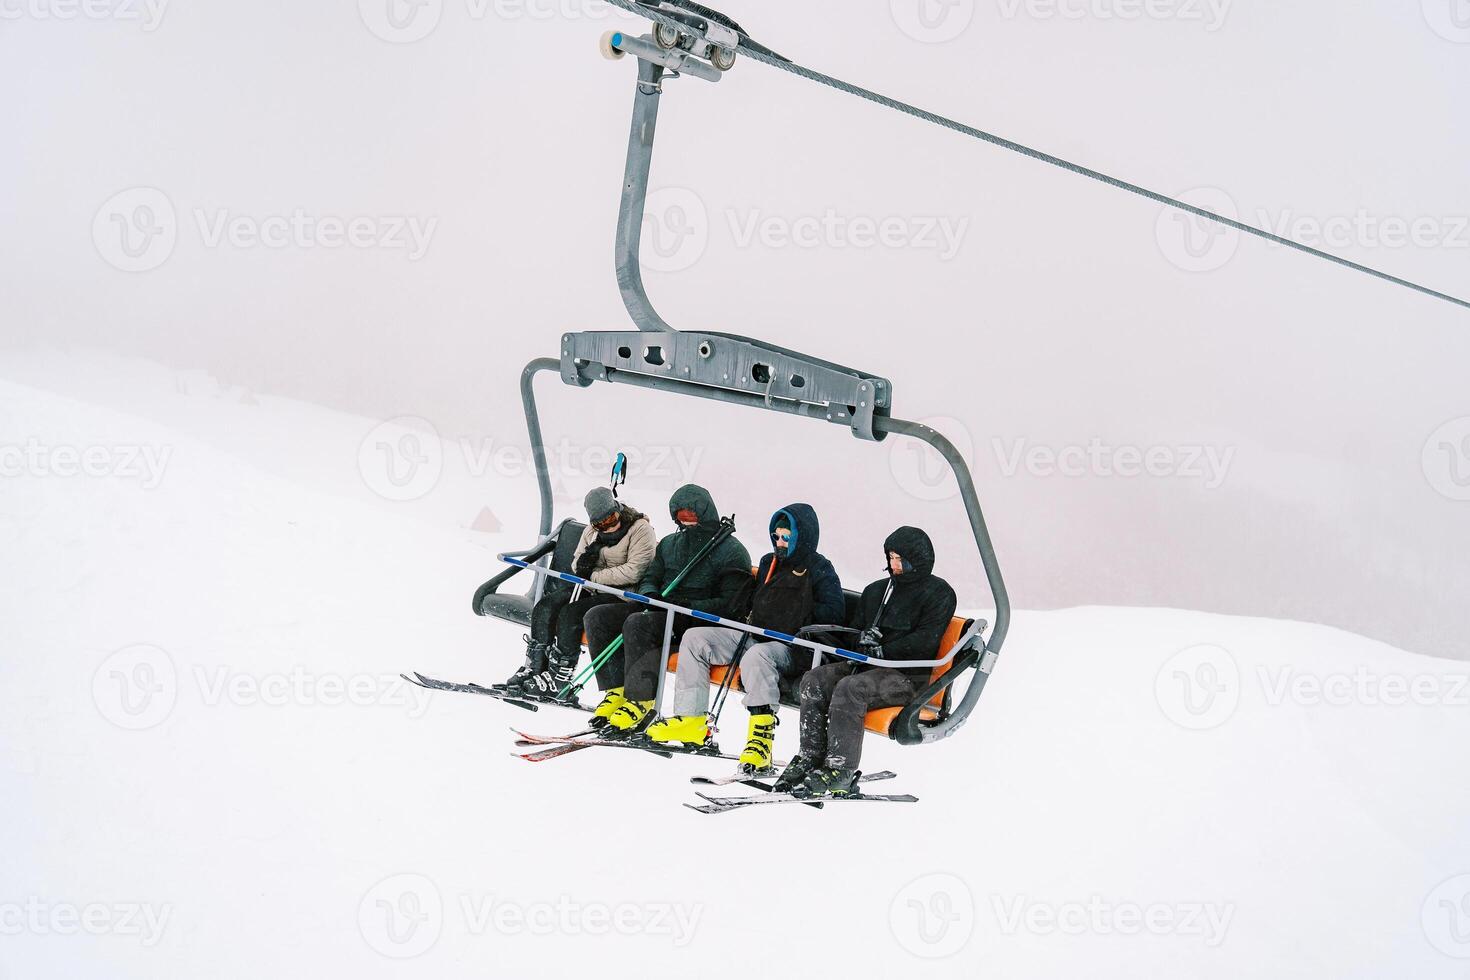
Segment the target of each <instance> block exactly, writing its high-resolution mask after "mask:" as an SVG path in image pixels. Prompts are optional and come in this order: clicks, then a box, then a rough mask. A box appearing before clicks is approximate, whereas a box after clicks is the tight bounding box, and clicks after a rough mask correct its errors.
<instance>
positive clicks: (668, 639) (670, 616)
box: [653, 610, 675, 718]
mask: <svg viewBox="0 0 1470 980" xmlns="http://www.w3.org/2000/svg"><path fill="white" fill-rule="evenodd" d="M674 616H675V613H674V612H673V611H672V610H669V611H666V612H665V614H664V651H663V656H662V658H661V659H660V660H659V663H658V690H656V691H655V692H654V694H653V716H654V717H655V718H662V717H663V716H664V680H665V679H666V678H667V677H668V676H669V651H671V650H672V649H673V647H674Z"/></svg>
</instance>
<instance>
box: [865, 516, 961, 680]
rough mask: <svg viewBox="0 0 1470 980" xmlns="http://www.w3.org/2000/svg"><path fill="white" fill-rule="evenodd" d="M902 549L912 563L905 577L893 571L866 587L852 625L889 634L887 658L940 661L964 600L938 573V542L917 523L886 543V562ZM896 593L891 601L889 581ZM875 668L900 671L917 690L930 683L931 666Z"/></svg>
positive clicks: (885, 643) (885, 641)
mask: <svg viewBox="0 0 1470 980" xmlns="http://www.w3.org/2000/svg"><path fill="white" fill-rule="evenodd" d="M890 551H892V552H896V553H897V554H899V555H900V556H902V557H903V559H904V560H905V561H907V562H908V563H909V566H910V568H909V569H908V570H907V571H905V572H904V573H903V574H902V575H893V574H892V573H891V572H890V573H889V575H887V576H886V577H884V578H881V579H879V580H878V581H876V582H874V583H873V584H872V585H869V586H868V587H867V588H866V589H864V590H863V597H862V601H861V602H859V603H858V610H857V614H856V615H855V616H854V617H853V619H852V621H851V622H850V623H848V624H847V625H849V626H851V627H852V628H854V629H859V630H865V629H868V628H869V627H872V626H876V627H877V628H878V629H880V630H882V632H883V641H882V642H883V657H884V659H886V660H935V659H937V658H938V657H939V656H940V652H941V651H940V650H939V641H940V640H942V639H944V631H945V630H947V629H948V628H949V623H950V620H952V619H953V618H954V611H955V607H956V606H957V605H958V604H959V600H958V599H957V597H956V596H955V592H954V589H952V588H950V585H949V583H948V582H946V581H945V580H944V579H942V578H940V577H939V576H937V575H935V574H934V544H933V542H931V541H930V540H929V535H927V534H925V533H924V532H923V531H921V530H919V529H918V528H916V527H901V528H899V529H898V530H896V531H894V532H893V533H892V534H890V535H889V536H888V538H887V540H885V541H884V542H883V560H884V562H885V564H886V563H887V561H888V553H889V552H890ZM890 583H891V584H892V586H893V592H892V594H891V595H889V596H888V602H887V604H886V605H885V604H884V602H883V596H884V594H885V593H887V592H888V587H889V584H890ZM867 669H870V670H900V671H902V672H903V674H904V676H906V677H908V678H909V679H910V680H912V681H913V682H914V686H915V688H916V689H917V688H920V687H923V686H924V685H926V684H928V682H929V677H930V676H931V675H932V674H933V672H934V671H933V668H931V667H913V668H901V667H871V668H867Z"/></svg>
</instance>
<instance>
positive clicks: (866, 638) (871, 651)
mask: <svg viewBox="0 0 1470 980" xmlns="http://www.w3.org/2000/svg"><path fill="white" fill-rule="evenodd" d="M858 652H859V653H865V654H867V655H868V656H870V657H881V656H883V631H882V630H880V629H879V628H878V627H876V626H873V627H870V628H869V629H865V630H863V631H862V632H861V633H859V634H858Z"/></svg>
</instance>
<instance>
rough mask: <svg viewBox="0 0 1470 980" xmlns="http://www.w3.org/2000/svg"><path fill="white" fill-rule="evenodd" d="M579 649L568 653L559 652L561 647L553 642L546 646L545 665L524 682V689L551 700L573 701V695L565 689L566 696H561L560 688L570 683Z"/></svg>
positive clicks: (574, 671) (574, 672)
mask: <svg viewBox="0 0 1470 980" xmlns="http://www.w3.org/2000/svg"><path fill="white" fill-rule="evenodd" d="M581 652H582V651H581V650H578V651H576V652H575V653H572V654H570V655H568V654H564V653H562V652H561V647H559V646H557V645H556V644H555V643H553V644H551V645H550V646H548V647H547V648H546V666H545V667H544V668H543V669H542V670H541V671H540V672H539V673H537V674H536V675H535V676H534V677H532V678H531V679H530V680H529V681H527V682H526V685H525V689H526V690H527V691H529V692H530V693H532V694H537V695H540V696H541V697H543V698H548V699H550V700H553V701H574V700H576V698H575V696H574V695H573V694H572V692H571V691H567V694H566V697H562V694H561V692H562V689H563V688H566V687H568V686H570V685H571V683H572V678H573V677H574V676H576V673H577V658H578V656H579V655H580V654H581Z"/></svg>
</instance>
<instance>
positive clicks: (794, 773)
mask: <svg viewBox="0 0 1470 980" xmlns="http://www.w3.org/2000/svg"><path fill="white" fill-rule="evenodd" d="M812 765H813V763H812V760H810V759H808V758H807V757H806V756H804V755H798V756H796V757H795V758H793V759H792V760H791V761H790V762H789V763H787V765H786V768H785V769H784V770H782V771H781V775H780V777H779V778H778V779H777V780H776V785H775V786H773V787H771V792H773V793H790V792H791V791H792V790H794V789H796V787H798V786H800V785H801V783H802V780H804V779H806V777H807V775H808V774H809V773H810V772H811V771H812Z"/></svg>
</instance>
